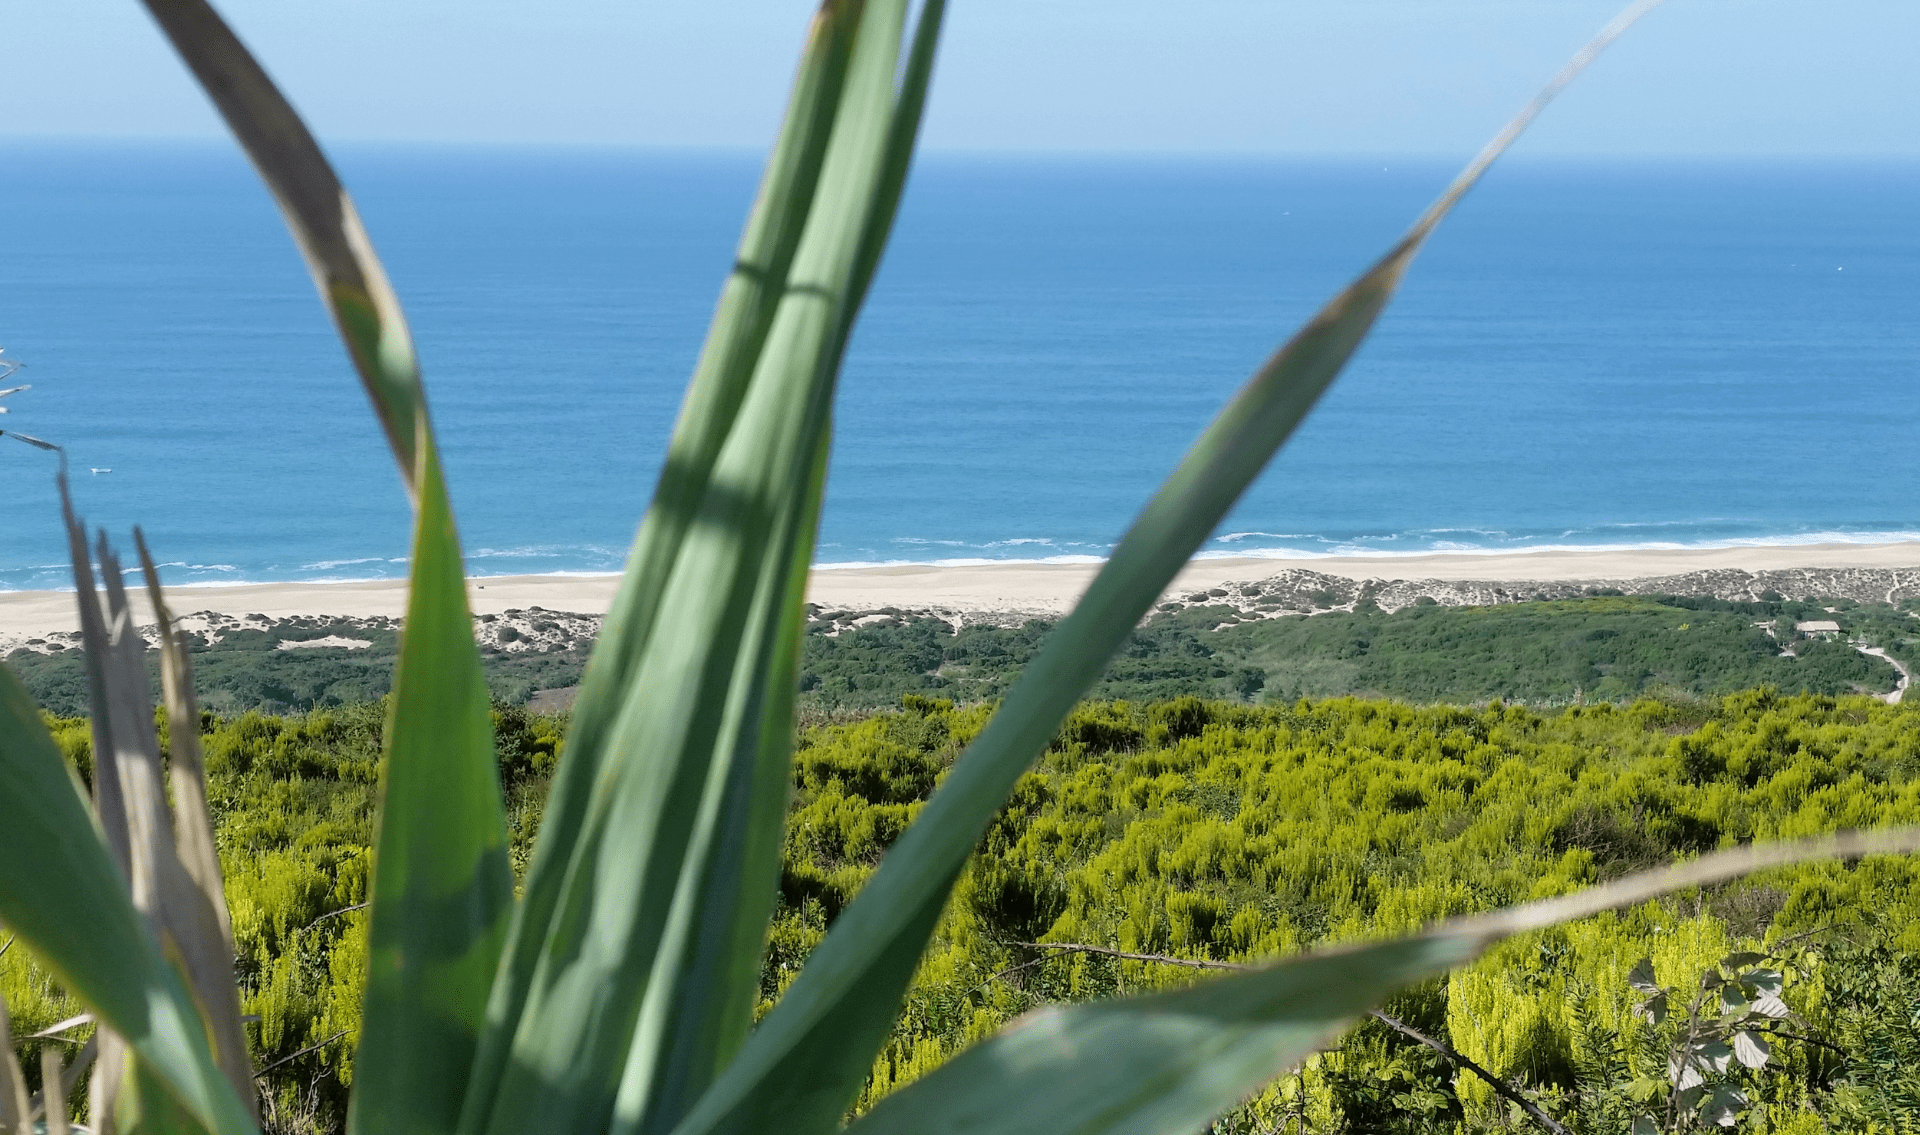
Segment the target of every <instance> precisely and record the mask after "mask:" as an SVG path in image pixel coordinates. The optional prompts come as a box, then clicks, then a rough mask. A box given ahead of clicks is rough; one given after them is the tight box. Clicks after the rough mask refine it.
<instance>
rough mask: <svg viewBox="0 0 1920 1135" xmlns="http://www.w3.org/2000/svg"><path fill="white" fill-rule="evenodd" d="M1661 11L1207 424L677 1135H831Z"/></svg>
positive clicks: (1513, 127)
mask: <svg viewBox="0 0 1920 1135" xmlns="http://www.w3.org/2000/svg"><path fill="white" fill-rule="evenodd" d="M1657 2H1658V0H1641V2H1640V3H1637V4H1635V5H1634V6H1633V7H1631V8H1629V9H1628V10H1627V12H1625V13H1623V14H1622V16H1621V17H1620V18H1618V19H1616V20H1615V21H1614V22H1613V23H1612V24H1609V25H1608V27H1607V28H1606V29H1604V30H1603V31H1602V32H1601V33H1600V35H1599V36H1598V37H1596V38H1595V40H1594V41H1593V42H1592V43H1590V44H1589V45H1587V47H1586V48H1584V49H1583V50H1582V51H1581V52H1580V53H1579V54H1578V55H1577V56H1575V58H1574V59H1573V60H1572V61H1571V62H1570V63H1569V64H1568V65H1567V67H1565V68H1564V69H1562V71H1561V72H1560V73H1559V74H1558V75H1556V76H1555V77H1554V79H1553V80H1552V81H1551V82H1550V83H1549V84H1548V85H1547V87H1546V88H1545V89H1544V90H1543V91H1542V92H1541V93H1540V94H1539V95H1538V96H1536V98H1535V99H1534V100H1533V102H1531V103H1530V104H1529V105H1528V106H1527V107H1526V108H1525V109H1524V110H1522V111H1521V113H1520V114H1519V115H1518V116H1516V117H1515V118H1514V120H1513V121H1512V122H1510V123H1508V125H1507V126H1506V127H1505V128H1504V129H1503V130H1502V131H1501V132H1500V133H1499V134H1498V135H1497V136H1496V137H1495V138H1494V140H1493V141H1492V142H1491V143H1489V144H1488V146H1487V147H1486V148H1485V149H1484V150H1482V151H1481V153H1480V154H1479V155H1478V156H1476V157H1475V159H1474V160H1473V161H1472V162H1471V163H1469V164H1468V166H1467V168H1466V169H1465V170H1464V171H1462V173H1461V174H1460V175H1459V176H1458V177H1457V178H1455V180H1454V182H1453V183H1452V184H1451V185H1450V186H1449V187H1448V188H1447V190H1446V191H1445V192H1444V193H1443V194H1442V195H1441V196H1440V198H1439V199H1438V200H1437V201H1435V202H1434V204H1433V205H1432V206H1430V207H1429V208H1428V209H1427V211H1426V212H1425V213H1424V214H1422V215H1421V217H1420V218H1419V219H1418V220H1417V221H1416V222H1415V223H1414V225H1413V227H1412V228H1411V229H1409V230H1408V232H1407V234H1406V235H1405V236H1404V237H1402V238H1401V240H1400V241H1399V242H1398V243H1397V244H1396V245H1395V246H1394V247H1393V248H1392V249H1391V250H1389V251H1388V253H1387V254H1386V255H1385V256H1384V257H1383V258H1382V259H1381V260H1380V261H1379V262H1378V263H1376V264H1375V265H1374V266H1373V267H1372V268H1371V269H1370V270H1368V271H1367V272H1366V273H1364V274H1363V275H1361V276H1360V278H1359V279H1357V280H1356V281H1354V283H1352V284H1351V285H1349V286H1348V287H1347V288H1346V289H1345V290H1344V291H1342V292H1341V293H1340V294H1339V295H1337V296H1335V297H1334V298H1333V300H1332V301H1331V302H1329V303H1328V304H1327V306H1326V307H1324V308H1323V309H1321V311H1320V313H1319V314H1318V315H1316V316H1315V317H1314V318H1313V319H1312V320H1311V321H1310V322H1309V323H1308V324H1307V325H1306V327H1304V328H1303V329H1302V330H1301V331H1300V332H1299V333H1297V334H1296V335H1295V336H1294V338H1293V339H1292V340H1291V341H1290V342H1288V343H1287V344H1286V345H1285V346H1284V347H1282V348H1281V349H1280V350H1279V351H1278V352H1277V353H1276V354H1275V355H1274V356H1273V357H1272V358H1271V359H1269V360H1268V362H1267V363H1266V365H1265V366H1263V367H1262V368H1261V369H1260V370H1259V371H1258V372H1257V373H1256V374H1255V375H1254V377H1253V379H1252V380H1251V381H1250V382H1249V383H1248V384H1247V386H1246V387H1245V388H1244V389H1242V390H1241V392H1240V393H1239V394H1238V395H1236V396H1235V398H1234V399H1233V400H1232V401H1231V402H1230V403H1229V404H1228V405H1227V407H1226V408H1225V409H1224V410H1223V411H1222V412H1221V414H1220V415H1219V417H1217V418H1216V419H1215V420H1214V422H1213V423H1212V425H1210V426H1209V427H1208V428H1207V430H1206V432H1205V433H1204V434H1202V436H1201V437H1200V439H1199V441H1198V442H1196V443H1195V445H1194V447H1193V449H1192V451H1191V452H1190V453H1189V454H1188V456H1187V457H1186V458H1185V459H1184V460H1183V461H1182V462H1181V464H1180V466H1179V467H1178V468H1176V469H1175V470H1174V472H1173V474H1172V476H1171V477H1170V478H1169V479H1168V480H1167V482H1166V484H1165V485H1163V486H1162V488H1161V489H1160V491H1159V492H1158V493H1156V494H1155V496H1154V498H1153V499H1152V500H1151V501H1150V502H1149V503H1148V504H1147V507H1146V509H1145V511H1144V512H1143V513H1142V514H1141V516H1140V518H1139V519H1138V520H1137V521H1136V522H1135V523H1134V525H1133V527H1132V528H1131V529H1130V530H1129V531H1128V532H1127V534H1126V536H1125V537H1124V538H1123V539H1122V540H1121V542H1120V544H1119V546H1118V547H1116V548H1115V550H1114V553H1113V555H1112V557H1111V558H1110V559H1109V560H1108V561H1107V563H1106V565H1105V567H1103V568H1102V570H1101V572H1100V574H1099V575H1098V576H1097V577H1096V578H1095V580H1094V582H1093V584H1092V586H1091V587H1090V588H1089V589H1088V591H1087V594H1086V595H1085V597H1084V598H1082V599H1081V601H1080V602H1079V604H1078V605H1077V606H1076V607H1075V609H1074V611H1073V613H1072V615H1070V616H1069V617H1068V618H1067V619H1066V620H1065V621H1064V622H1062V624H1061V625H1060V626H1059V627H1058V628H1057V629H1056V630H1055V631H1054V633H1053V634H1052V635H1051V636H1050V637H1049V638H1048V640H1047V643H1046V645H1045V646H1044V647H1043V649H1042V650H1041V652H1040V654H1039V655H1038V656H1037V657H1036V658H1035V659H1034V661H1033V662H1032V663H1030V664H1029V665H1028V666H1027V668H1026V670H1025V671H1024V672H1023V673H1022V674H1021V676H1020V679H1019V681H1018V682H1017V683H1016V684H1015V686H1014V688H1013V689H1012V690H1011V691H1010V692H1009V693H1008V695H1007V698H1006V700H1005V701H1004V702H1003V703H1002V705H1001V708H1000V710H999V712H998V713H996V714H995V715H994V718H993V720H992V721H991V722H989V724H988V726H987V728H986V729H985V730H984V731H983V732H982V733H981V735H980V736H979V737H978V738H977V739H976V740H975V741H974V743H973V744H972V745H971V746H970V747H969V748H968V750H967V752H966V753H965V754H964V755H963V756H962V757H961V759H960V761H959V762H958V763H957V764H956V765H955V767H954V769H953V772H952V773H951V774H950V775H949V777H948V779H947V781H946V782H945V783H944V784H943V785H942V786H941V788H940V789H939V791H937V792H936V793H935V794H934V796H933V798H932V799H931V800H930V801H929V802H928V804H927V807H926V809H925V810H924V811H922V812H921V814H920V817H919V819H918V820H917V821H916V822H915V824H914V825H913V827H912V828H910V829H909V830H908V831H907V833H906V834H905V835H904V836H902V837H901V839H900V840H899V841H898V842H897V843H895V845H894V847H893V849H892V850H891V851H890V852H889V853H888V855H887V857H886V859H885V860H884V861H883V862H882V863H881V865H880V868H879V870H878V871H876V872H875V874H874V876H873V877H872V878H871V879H869V880H868V882H867V884H866V886H865V887H864V888H863V889H862V891H861V893H860V895H859V896H858V897H857V898H856V899H855V901H854V902H853V903H852V904H851V905H850V906H849V907H848V908H847V910H846V911H844V912H843V913H842V914H841V916H840V918H839V919H838V920H837V921H836V922H835V924H834V926H833V929H832V930H831V931H830V932H829V933H828V935H827V938H826V939H825V941H823V942H822V943H821V945H820V946H819V947H818V948H816V949H815V951H814V952H813V954H812V956H811V957H810V958H809V960H808V962H807V965H806V967H805V969H803V970H802V971H801V974H800V976H799V978H797V979H796V980H795V982H794V984H793V985H792V986H790V987H789V988H788V990H787V992H786V994H785V996H783V997H782V999H781V1001H780V1004H779V1005H777V1006H775V1008H774V1010H773V1011H772V1012H771V1013H770V1014H769V1015H768V1016H767V1018H766V1020H764V1021H763V1022H761V1025H760V1027H759V1028H757V1029H756V1030H755V1031H754V1033H753V1035H752V1036H751V1037H750V1038H749V1040H748V1042H747V1044H746V1046H745V1047H744V1048H743V1049H742V1050H741V1053H740V1056H739V1057H738V1059H736V1060H735V1061H734V1063H733V1064H732V1065H730V1066H729V1067H728V1069H727V1071H726V1073H725V1075H724V1076H723V1077H722V1078H721V1079H720V1080H719V1081H718V1082H717V1083H716V1084H715V1085H714V1087H713V1088H712V1089H711V1090H710V1091H709V1092H708V1093H707V1095H706V1096H705V1097H704V1098H703V1099H702V1100H701V1102H700V1104H699V1106H698V1107H696V1108H695V1110H694V1112H693V1113H692V1114H691V1115H690V1116H689V1117H688V1118H687V1120H686V1121H685V1122H684V1123H683V1124H682V1125H681V1126H680V1128H679V1129H678V1130H679V1131H680V1132H681V1135H704V1133H706V1132H721V1131H725V1132H752V1131H759V1130H765V1129H769V1128H771V1127H773V1126H780V1127H783V1128H784V1129H786V1130H789V1131H798V1132H812V1131H828V1130H831V1129H832V1127H833V1125H834V1124H835V1123H836V1122H837V1119H838V1117H839V1116H840V1115H841V1114H842V1112H844V1110H845V1108H846V1107H847V1106H848V1104H849V1103H850V1102H851V1101H852V1099H853V1097H854V1095H855V1093H856V1092H857V1091H858V1089H859V1086H860V1084H861V1082H862V1081H863V1080H864V1078H865V1076H866V1074H867V1069H868V1062H869V1060H870V1057H871V1054H872V1053H873V1052H874V1051H875V1050H876V1049H877V1048H878V1047H879V1045H880V1044H881V1042H882V1041H883V1040H884V1038H885V1036H886V1032H887V1029H888V1028H889V1027H890V1026H891V1023H892V1020H893V1017H894V1015H895V1014H896V1013H897V1012H898V1008H899V1003H900V998H901V996H902V995H903V994H904V992H905V988H906V984H907V982H908V980H909V979H910V977H911V974H912V972H913V967H914V964H915V963H916V962H917V960H918V958H919V956H920V953H921V951H922V950H923V949H924V947H925V945H926V940H927V937H928V935H929V934H930V933H931V932H932V928H933V926H934V924H935V922H936V921H937V919H938V917H939V912H940V908H941V906H942V905H943V904H944V903H945V901H946V896H947V893H948V891H949V890H950V889H951V887H952V885H953V881H954V879H955V878H956V877H957V876H958V873H959V871H960V868H961V866H962V865H963V864H964V863H965V861H966V857H967V854H968V853H969V852H970V851H971V849H972V847H973V844H974V842H975V841H976V840H977V839H978V838H979V835H980V832H981V831H982V830H983V829H984V827H985V826H986V824H987V822H988V820H989V819H990V818H991V817H992V815H993V813H994V811H995V810H997V809H998V808H999V807H1000V805H1001V802H1002V801H1004V800H1005V798H1006V795H1007V793H1008V792H1009V791H1010V790H1011V789H1012V787H1013V785H1014V783H1015V782H1016V781H1017V780H1018V779H1019V777H1020V775H1021V774H1022V773H1023V772H1024V771H1025V770H1026V768H1027V767H1028V766H1029V765H1030V764H1031V763H1032V762H1033V760H1034V758H1035V757H1036V756H1038V755H1039V753H1040V751H1041V749H1042V748H1044V747H1045V745H1046V743H1047V740H1048V739H1049V738H1050V737H1051V736H1052V735H1053V731H1054V730H1055V729H1056V728H1057V727H1058V724H1059V722H1060V720H1061V719H1062V718H1063V717H1064V716H1065V715H1066V713H1067V711H1068V710H1070V709H1071V708H1072V707H1073V704H1074V703H1075V702H1076V701H1077V700H1078V699H1079V698H1080V697H1081V695H1082V694H1084V693H1085V692H1086V690H1087V688H1088V687H1089V686H1091V685H1092V683H1093V682H1094V681H1095V680H1096V679H1097V678H1098V677H1099V674H1100V672H1101V670H1102V669H1103V668H1104V667H1105V666H1106V663H1107V660H1108V659H1109V658H1111V657H1112V655H1113V652H1114V651H1115V650H1117V649H1118V648H1119V646H1120V645H1121V644H1122V643H1123V642H1124V641H1125V639H1126V636H1127V635H1128V634H1129V633H1130V632H1131V631H1132V629H1133V627H1134V626H1135V625H1136V624H1137V623H1138V622H1139V620H1140V618H1141V617H1142V616H1144V615H1145V614H1146V612H1147V610H1148V609H1149V608H1150V607H1151V606H1152V604H1153V602H1154V601H1155V600H1156V599H1158V598H1159V596H1160V595H1161V594H1162V593H1163V592H1164V591H1165V589H1166V587H1167V585H1168V584H1170V583H1171V582H1172V580H1173V577H1174V575H1175V574H1176V573H1178V571H1179V570H1180V569H1181V568H1182V567H1183V566H1184V565H1185V564H1186V562H1187V560H1188V559H1189V558H1190V557H1191V556H1192V555H1193V553H1194V552H1195V551H1196V550H1197V549H1198V548H1199V546H1200V544H1201V543H1202V542H1203V541H1204V540H1205V539H1206V537H1207V535H1208V534H1209V533H1211V532H1212V531H1213V529H1214V528H1215V526H1217V525H1218V524H1219V522H1220V521H1221V519H1222V518H1224V517H1225V515H1226V513H1227V511H1228V510H1229V509H1230V508H1231V507H1232V505H1233V503H1234V501H1236V500H1237V499H1238V498H1239V496H1240V494H1241V493H1242V492H1243V491H1244V490H1245V489H1246V487H1247V485H1248V484H1250V483H1251V482H1252V480H1253V479H1254V477H1255V476H1257V475H1258V474H1259V472H1260V470H1261V469H1262V468H1264V467H1265V465H1266V463H1267V462H1268V460H1270V459H1271V458H1272V456H1273V454H1274V453H1275V452H1276V451H1277V450H1278V449H1279V447H1280V445H1281V444H1282V443H1283V442H1285V440H1286V439H1287V437H1288V436H1289V435H1290V434H1291V433H1292V432H1293V429H1294V428H1295V427H1296V426H1297V425H1298V424H1299V423H1300V421H1301V420H1302V419H1303V418H1305V416H1306V414H1307V412H1308V411H1309V410H1310V409H1312V407H1313V404H1314V403H1315V401H1317V400H1318V399H1319V397H1320V395H1321V394H1322V393H1323V392H1324V391H1325V390H1326V388H1327V387H1328V386H1329V385H1330V384H1331V383H1332V381H1333V379H1334V378H1335V377H1336V376H1337V375H1338V374H1339V372H1340V370H1341V368H1342V367H1344V366H1345V364H1346V362H1347V360H1348V359H1349V358H1350V357H1351V356H1352V354H1353V352H1354V350H1355V349H1356V348H1358V346H1359V344H1360V343H1361V341H1362V340H1363V339H1364V338H1365V337H1366V335H1367V333H1368V331H1369V330H1370V329H1371V328H1372V326H1373V322H1374V320H1375V318H1377V317H1378V315H1379V314H1380V312H1381V310H1382V309H1383V308H1384V307H1385V306H1386V303H1387V301H1388V300H1389V299H1390V298H1391V297H1392V295H1393V292H1394V290H1395V289H1396V288H1397V287H1398V285H1399V282H1400V280H1401V278H1402V276H1403V275H1404V273H1405V272H1406V269H1407V267H1408V265H1409V264H1410V263H1411V262H1412V259H1413V257H1414V255H1415V254H1416V253H1417V252H1418V251H1419V250H1420V248H1421V246H1422V245H1423V244H1424V243H1425V241H1426V239H1427V237H1428V236H1429V235H1431V233H1432V232H1433V229H1434V228H1435V226H1437V225H1438V224H1439V223H1440V221H1441V220H1442V219H1443V218H1444V217H1445V216H1446V214H1447V213H1448V212H1449V211H1450V210H1451V209H1452V208H1453V206H1454V205H1455V204H1457V203H1458V202H1459V200H1460V199H1461V198H1462V197H1463V196H1465V194H1466V193H1467V191H1468V190H1469V189H1471V188H1472V187H1473V185H1474V183H1475V182H1476V181H1478V179H1479V178H1480V176H1481V175H1482V174H1483V173H1485V171H1486V170H1487V168H1488V167H1489V166H1491V165H1492V163H1493V161H1494V160H1495V159H1496V158H1497V157H1498V156H1499V155H1500V153H1501V152H1503V151H1504V150H1505V148H1506V147H1507V146H1508V145H1510V144H1511V143H1512V141H1513V140H1514V139H1515V138H1517V137H1518V136H1519V135H1520V133H1521V132H1522V131H1523V130H1524V129H1525V128H1526V126H1527V124H1528V123H1530V122H1531V121H1532V120H1533V119H1534V118H1535V117H1537V116H1538V114H1539V113H1540V111H1541V110H1542V109H1544V107H1545V106H1546V104H1547V102H1548V101H1550V100H1551V99H1552V97H1553V96H1554V95H1555V94H1556V93H1558V92H1559V90H1560V89H1561V88H1563V87H1564V86H1565V85H1566V84H1567V83H1569V82H1571V81H1572V79H1573V78H1574V76H1575V75H1577V74H1578V73H1579V72H1580V70H1582V69H1583V68H1584V67H1585V66H1586V64H1587V63H1588V62H1590V61H1591V60H1592V59H1593V58H1594V57H1595V56H1596V55H1597V54H1598V53H1599V52H1600V50H1601V49H1603V48H1604V47H1605V46H1606V44H1608V43H1610V42H1611V41H1612V40H1613V39H1614V38H1616V37H1617V36H1618V35H1619V34H1620V33H1621V32H1623V31H1624V30H1625V29H1626V27H1627V26H1628V25H1629V24H1631V23H1632V22H1633V21H1634V20H1635V19H1637V18H1638V17H1639V16H1640V15H1641V14H1643V13H1644V12H1645V11H1647V10H1649V9H1651V7H1653V5H1654V4H1655V3H1657Z"/></svg>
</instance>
